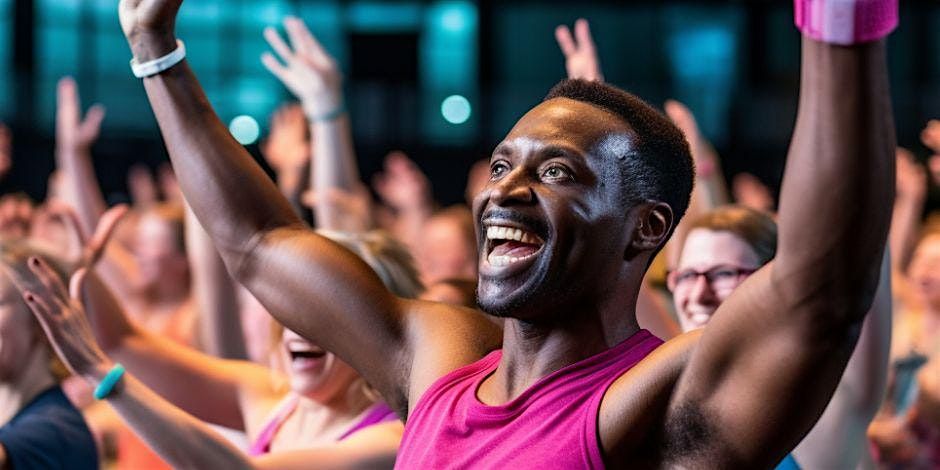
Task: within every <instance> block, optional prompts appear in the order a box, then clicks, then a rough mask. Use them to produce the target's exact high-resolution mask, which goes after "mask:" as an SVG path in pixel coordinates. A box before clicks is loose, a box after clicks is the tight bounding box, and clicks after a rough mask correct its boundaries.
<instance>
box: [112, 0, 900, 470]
mask: <svg viewBox="0 0 940 470" xmlns="http://www.w3.org/2000/svg"><path fill="white" fill-rule="evenodd" d="M180 3H181V2H180V1H169V0H146V1H130V0H124V1H122V3H121V20H122V26H123V28H124V32H125V34H126V35H127V36H128V41H129V43H130V45H131V48H132V50H133V53H134V55H135V57H137V59H138V60H139V61H144V60H149V59H152V58H155V57H159V56H162V55H164V54H166V53H168V52H169V51H171V50H173V49H174V47H175V44H174V33H173V29H174V27H173V26H174V25H173V23H174V18H175V15H176V12H177V10H178V8H179V6H180ZM803 61H804V67H803V77H802V82H801V99H800V107H799V115H798V121H797V126H796V130H795V133H794V137H793V142H792V145H791V150H790V155H789V160H790V161H789V165H788V170H787V173H786V176H785V181H784V187H783V194H782V197H781V198H782V201H781V211H780V212H781V214H780V227H781V228H780V250H779V255H778V260H777V261H776V262H775V263H773V264H771V265H769V266H768V267H766V268H765V269H763V270H762V271H759V272H758V273H756V274H755V275H753V276H752V277H751V278H750V279H749V280H748V281H747V282H745V283H744V285H742V286H741V287H740V288H739V292H736V293H735V294H734V295H733V296H732V297H731V298H730V299H728V301H726V302H725V303H724V304H723V305H722V306H721V307H720V308H719V310H718V311H717V312H716V314H715V317H714V318H713V319H712V321H711V322H710V324H709V325H708V327H707V328H705V331H704V333H703V335H702V338H701V341H700V345H699V346H698V347H697V348H696V349H695V350H694V351H693V352H692V357H691V358H690V360H689V364H688V366H687V367H686V369H685V371H684V372H683V373H682V375H681V377H680V378H679V380H678V383H676V384H675V386H672V383H671V380H672V379H671V378H668V377H666V378H664V374H666V375H668V373H669V369H670V368H669V367H667V366H666V364H667V363H668V361H669V360H670V359H671V358H672V356H670V351H671V350H672V347H673V345H671V344H669V343H667V345H665V346H663V348H662V349H661V350H658V351H656V352H655V353H654V354H653V355H651V356H650V357H649V358H648V359H646V360H644V361H643V362H641V363H640V364H639V365H638V366H637V367H636V368H634V369H633V370H631V371H630V372H628V373H626V374H624V375H623V376H621V378H620V379H618V380H617V382H616V383H615V384H614V385H613V387H612V388H611V389H610V390H609V391H608V392H607V394H606V395H605V398H604V400H603V402H602V404H601V410H600V422H599V435H600V441H601V442H600V444H601V446H602V450H603V453H604V455H605V458H606V459H607V461H608V462H609V463H610V464H611V465H623V464H625V463H627V462H631V463H632V464H634V465H638V466H646V465H648V466H662V465H685V466H709V467H714V466H721V467H724V466H736V467H737V466H742V467H756V466H770V465H773V464H775V463H776V462H777V461H779V460H780V459H781V458H782V457H783V456H784V454H785V453H786V452H787V451H788V450H789V449H791V448H792V447H793V445H795V444H796V442H798V441H799V439H800V438H801V437H802V436H803V435H804V434H805V433H806V432H807V430H808V429H809V428H810V427H811V426H812V423H813V422H814V421H815V420H816V419H817V418H818V417H819V415H820V413H821V412H822V410H823V408H824V406H825V404H826V403H827V402H828V400H829V397H830V396H831V394H832V392H833V390H834V389H835V385H836V383H837V382H838V379H839V376H840V375H841V373H842V370H843V369H844V367H845V364H846V361H847V360H848V357H849V354H850V352H851V350H852V347H853V346H854V343H855V340H856V338H857V335H858V329H859V326H860V324H861V322H862V320H863V318H864V314H865V312H866V310H867V309H868V307H869V306H870V304H871V298H872V294H873V292H874V287H875V285H876V284H877V280H878V266H879V263H880V260H881V252H882V250H883V245H884V242H885V238H886V234H887V226H888V219H889V216H890V206H889V203H886V201H890V195H891V193H892V192H893V180H894V177H893V163H892V156H893V150H894V134H893V127H892V119H891V109H890V105H889V99H888V86H887V78H886V72H885V70H886V67H885V54H884V43H883V41H878V42H874V43H869V44H865V45H860V46H853V47H833V46H828V45H825V44H821V43H816V42H813V41H810V40H804V42H803ZM144 86H145V88H146V90H147V95H148V97H149V99H150V102H151V104H152V106H153V109H154V112H155V114H156V116H157V120H158V122H159V124H160V128H161V131H162V133H163V136H164V139H165V141H166V144H167V147H168V149H169V153H170V156H171V158H172V160H173V164H174V168H175V170H176V171H177V174H178V175H179V179H180V184H181V187H182V190H183V192H184V194H185V195H186V197H187V200H189V201H190V202H191V204H192V206H193V211H194V212H195V213H196V215H197V217H199V219H200V222H201V223H202V224H203V226H204V227H205V228H206V230H207V232H208V233H209V234H210V236H212V238H213V239H214V240H215V242H216V244H217V246H218V248H219V251H220V254H221V255H222V257H223V259H224V260H225V263H226V265H227V267H228V269H229V271H230V272H231V273H232V274H233V275H234V276H235V277H236V278H237V279H238V280H239V281H240V282H241V283H242V284H244V285H245V286H247V287H248V288H249V289H250V290H251V291H252V292H253V293H254V294H255V295H256V296H257V297H258V299H259V300H260V301H261V302H262V303H263V304H264V305H265V306H266V307H267V308H268V310H269V311H270V312H271V313H272V314H273V315H274V316H275V317H276V318H277V319H278V320H280V321H281V322H282V323H284V324H285V326H287V327H288V328H290V329H292V330H294V331H297V332H299V333H301V334H302V335H304V336H306V337H308V338H310V339H311V340H312V341H314V342H316V343H317V344H320V345H322V346H323V347H324V348H325V349H328V350H331V351H334V352H336V354H337V355H338V356H340V357H341V358H343V359H344V360H345V361H346V362H348V363H349V364H351V365H352V366H353V367H355V368H356V369H357V370H359V371H360V372H361V373H362V375H363V376H364V377H365V378H366V379H367V380H368V382H369V383H371V384H373V385H374V386H376V387H377V388H378V389H379V391H380V392H381V393H382V394H383V395H384V396H385V398H386V400H387V402H388V403H389V404H391V405H392V406H394V407H397V409H398V410H399V411H400V412H401V413H402V414H403V415H405V416H407V412H408V409H409V407H412V406H413V405H414V404H415V402H416V401H417V400H418V398H419V397H420V396H421V395H422V394H423V392H424V391H425V390H427V388H428V387H429V385H430V384H431V383H432V382H433V381H434V380H435V379H437V378H439V377H441V376H442V375H444V374H446V373H447V372H450V371H452V370H454V369H455V368H457V367H460V366H463V365H466V364H469V363H471V362H474V361H476V360H477V359H479V358H481V357H482V356H483V355H484V354H486V352H488V351H490V350H492V349H493V348H496V347H498V346H499V343H500V337H499V333H498V329H497V328H495V327H494V326H493V325H492V323H490V322H489V321H487V320H486V319H485V318H483V316H482V315H480V314H479V313H478V312H476V311H473V310H469V309H462V308H457V307H453V306H447V305H440V304H433V303H429V302H421V301H410V300H403V299H397V298H394V297H393V296H392V295H391V294H390V293H389V292H388V291H387V290H386V289H385V288H384V287H383V286H382V284H381V282H380V280H379V279H378V278H377V277H376V276H375V275H374V274H372V273H371V272H370V271H369V269H368V267H367V266H365V265H364V264H363V263H362V262H361V261H358V260H357V259H356V258H355V257H354V256H353V255H352V254H351V253H349V252H347V251H346V250H344V249H342V248H340V247H339V246H338V245H336V244H334V243H331V242H329V241H328V240H326V239H324V238H322V237H320V236H317V235H316V234H315V233H313V232H311V231H310V230H309V229H307V228H306V227H305V226H304V225H303V223H302V222H301V221H300V220H299V219H297V217H296V216H295V215H294V214H293V212H292V211H291V208H290V205H289V204H288V202H287V201H286V200H285V199H284V198H283V197H282V196H281V195H280V194H279V193H278V191H277V188H276V187H275V186H274V184H273V183H271V182H270V180H268V179H267V177H266V176H265V175H264V173H263V172H262V171H261V169H260V168H259V167H258V166H257V165H256V164H255V163H254V162H253V160H252V158H251V156H250V155H248V153H247V152H246V151H245V150H244V149H243V148H242V147H241V146H240V145H238V143H237V142H235V141H234V140H233V139H232V138H231V136H230V135H229V133H228V131H227V129H226V128H225V126H224V125H223V124H222V123H221V122H220V121H219V119H218V118H217V117H216V115H215V114H214V113H213V112H212V109H211V107H210V105H209V103H208V101H207V100H206V98H205V95H204V94H203V92H202V90H201V88H200V87H199V84H198V82H197V81H196V79H195V77H194V76H193V74H192V71H191V70H190V68H189V66H188V64H187V63H186V62H183V63H181V64H179V65H177V66H175V67H173V68H172V69H170V70H168V71H166V72H164V73H161V74H159V75H156V76H153V77H150V78H146V79H144ZM608 136H620V137H631V129H629V127H628V126H626V125H625V124H623V123H622V122H621V121H620V120H618V119H616V118H614V117H613V115H611V114H610V113H608V112H607V111H604V110H602V109H600V108H595V107H593V106H590V105H587V104H584V103H581V102H574V101H571V100H567V99H554V100H550V101H548V102H545V103H542V104H540V105H538V106H536V107H535V108H533V110H532V111H530V112H529V113H527V114H526V115H525V116H524V117H523V118H522V119H520V121H519V122H518V123H517V125H516V126H515V128H514V129H513V130H512V131H511V132H510V134H509V136H507V138H506V140H505V141H504V143H503V144H501V145H500V147H499V148H498V149H497V151H496V153H495V154H494V156H493V160H492V163H493V166H492V168H491V170H492V171H491V175H492V178H491V180H490V182H489V183H488V184H487V186H486V188H485V189H484V190H483V192H482V193H481V194H480V195H479V196H478V197H477V199H476V201H475V204H474V207H475V213H476V215H477V217H478V219H477V223H478V233H479V234H481V235H482V234H483V233H484V232H483V227H484V226H485V225H486V223H489V222H490V221H495V220H500V221H502V222H507V223H512V224H516V225H517V227H518V228H525V229H526V230H527V231H529V232H532V233H535V234H537V235H538V236H539V237H541V239H542V240H543V241H544V242H545V244H544V246H542V247H541V248H540V251H539V252H538V253H537V254H535V255H534V256H533V257H532V258H530V259H529V260H526V261H521V262H520V263H522V264H514V265H513V264H511V265H509V266H508V267H506V268H504V269H491V268H492V266H488V265H487V264H488V262H487V259H486V256H487V254H488V253H487V252H486V251H485V250H484V251H482V252H481V264H480V268H481V273H480V291H479V292H480V297H481V299H480V300H481V303H482V304H483V305H484V306H486V307H487V308H489V309H491V310H493V311H494V312H497V313H504V314H509V315H511V316H509V317H508V318H507V319H506V322H505V323H506V328H505V332H504V335H503V338H502V346H503V351H504V352H503V359H502V362H501V363H500V364H499V366H498V367H497V369H496V371H495V372H494V373H493V375H492V376H491V377H490V378H489V379H488V380H487V381H486V382H485V383H484V385H483V387H482V388H481V390H480V392H479V396H480V399H481V400H483V401H484V402H486V403H503V402H505V401H506V400H508V399H511V398H513V397H515V396H517V395H518V394H519V393H520V392H521V391H523V390H525V389H526V388H527V387H528V386H530V385H531V384H532V383H533V382H534V381H536V380H538V379H539V378H541V377H544V376H545V375H546V374H548V373H550V372H552V371H555V370H558V369H559V368H561V367H563V366H565V365H568V364H571V363H572V362H574V361H577V360H579V359H583V358H585V357H588V356H590V355H592V354H595V353H597V352H599V351H602V350H604V349H607V348H609V347H611V346H612V345H614V344H616V343H619V342H620V341H622V340H623V339H625V338H627V337H628V336H630V335H631V334H632V333H634V332H635V331H636V330H637V326H636V322H635V319H634V318H633V316H632V315H630V314H629V312H631V311H632V310H633V307H634V302H635V300H636V295H637V291H638V289H639V283H640V281H641V278H642V275H643V272H644V271H645V269H646V264H647V261H648V259H649V257H650V256H651V255H652V254H653V252H654V251H655V250H656V249H658V247H659V246H661V244H662V243H663V242H664V241H665V240H664V239H665V238H666V236H667V235H668V233H669V230H670V227H672V225H673V224H674V223H675V222H676V221H675V220H674V217H673V214H672V211H671V210H670V209H669V207H668V206H667V205H665V204H663V203H657V202H648V203H641V204H638V205H636V206H634V207H631V208H629V209H626V210H624V208H623V207H621V206H619V205H618V204H617V201H618V199H617V198H618V197H619V195H620V188H619V186H618V184H617V183H618V182H619V181H618V176H617V172H616V171H615V170H616V169H617V161H616V159H615V160H611V159H612V158H614V155H611V154H610V152H609V148H608V147H605V146H604V145H603V142H605V140H607V139H609V137H608ZM500 161H504V163H499V162H500ZM498 163H499V164H498ZM554 165H558V166H560V167H562V168H561V169H560V170H551V169H550V168H549V167H550V166H554ZM641 222H642V223H641ZM808 240H811V241H812V243H807V241H808ZM483 245H484V243H482V242H481V246H483ZM559 266H565V268H566V269H565V270H560V269H554V270H553V269H551V268H553V267H554V268H557V267H559ZM588 276H589V277H588ZM587 279H590V282H585V281H586V280H587ZM559 286H560V287H564V289H562V290H560V291H552V287H559ZM587 299H589V300H590V301H588V302H585V303H583V304H582V303H581V301H585V300H587ZM766 364H774V365H775V366H774V367H767V366H766ZM768 395H773V396H775V397H779V399H777V400H773V401H772V402H770V403H768V402H767V401H766V400H765V399H764V398H765V397H766V396H768ZM781 423H786V424H785V425H782V424H781ZM689 430H692V431H694V432H695V433H694V434H691V435H690V433H689Z"/></svg>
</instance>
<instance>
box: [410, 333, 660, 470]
mask: <svg viewBox="0 0 940 470" xmlns="http://www.w3.org/2000/svg"><path fill="white" fill-rule="evenodd" d="M660 344H662V340H660V339H659V338H656V337H655V336H653V335H652V334H651V333H650V332H648V331H646V330H640V331H639V332H637V333H636V334H634V335H633V336H631V337H630V338H628V339H627V340H625V341H623V342H622V343H620V344H618V345H617V346H614V347H613V348H611V349H608V350H607V351H604V352H602V353H600V354H597V355H594V356H592V357H589V358H587V359H584V360H582V361H579V362H576V363H574V364H571V365H569V366H567V367H565V368H562V369H561V370H558V371H556V372H554V373H552V374H550V375H548V376H546V377H544V378H542V379H541V380H539V381H538V382H536V383H535V385H533V386H531V387H529V389H528V390H526V391H525V392H523V393H522V394H521V395H520V396H518V397H517V398H516V399H514V400H512V401H510V402H508V403H505V404H503V405H499V406H488V405H485V404H483V403H481V402H480V401H479V400H478V399H477V396H476V391H477V389H478V388H479V386H480V383H481V382H482V381H483V380H484V379H485V378H486V377H487V376H489V375H490V374H491V373H492V372H493V371H494V370H496V366H497V365H498V364H499V361H500V357H501V354H502V351H493V352H492V353H490V354H489V355H487V356H486V357H484V358H483V359H481V360H479V361H477V362H475V363H473V364H470V365H468V366H466V367H463V368H460V369H457V370H455V371H453V372H451V373H450V374H447V375H445V376H444V377H442V378H440V379H438V380H437V382H435V383H434V384H433V385H432V386H431V387H430V388H429V389H428V391H427V392H425V393H424V395H423V396H422V397H421V399H420V400H419V401H418V404H417V405H416V406H415V409H414V411H413V412H412V414H411V416H410V417H409V418H408V423H407V425H406V426H405V434H404V437H403V438H402V442H401V447H400V448H399V451H398V459H397V462H396V463H395V468H399V469H424V468H429V469H431V468H433V469H436V470H438V469H452V468H453V469H457V468H487V469H489V468H510V469H511V468H604V462H603V459H602V457H601V451H600V447H599V441H598V437H597V413H598V410H599V409H600V403H601V399H602V398H603V396H604V393H605V392H606V391H607V388H608V387H610V385H611V384H612V383H613V382H614V381H615V380H616V379H617V378H618V377H620V376H621V375H623V374H624V373H625V372H626V371H628V370H630V368H632V367H633V366H634V365H636V363H638V362H640V360H641V359H643V358H644V357H646V355H647V354H649V353H650V352H652V351H653V350H654V349H656V348H657V347H658V346H659V345H660Z"/></svg>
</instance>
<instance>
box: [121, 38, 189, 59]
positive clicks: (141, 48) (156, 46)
mask: <svg viewBox="0 0 940 470" xmlns="http://www.w3.org/2000/svg"><path fill="white" fill-rule="evenodd" d="M127 40H128V43H129V44H130V46H131V53H133V54H134V58H135V59H137V61H138V62H140V63H143V62H147V61H150V60H153V59H157V58H160V57H163V56H165V55H167V54H169V53H171V52H173V51H174V50H176V47H177V44H176V35H175V34H173V32H172V30H167V31H160V32H158V31H153V32H151V31H147V32H140V33H135V34H133V35H131V36H129V37H128V38H127Z"/></svg>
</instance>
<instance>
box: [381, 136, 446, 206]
mask: <svg viewBox="0 0 940 470" xmlns="http://www.w3.org/2000/svg"><path fill="white" fill-rule="evenodd" d="M372 187H373V188H374V189H375V192H376V193H378V195H379V197H380V198H382V202H383V203H385V204H386V205H387V206H389V207H391V208H392V209H395V210H396V211H404V210H409V209H419V210H424V209H427V210H430V208H431V206H432V205H433V199H432V197H431V183H430V181H428V178H427V176H425V175H424V173H423V172H422V171H421V169H420V168H418V165H415V163H414V162H413V161H411V159H410V158H408V155H405V153H404V152H401V151H395V152H391V153H389V154H388V155H387V156H386V157H385V168H384V169H383V171H381V172H379V173H377V174H376V175H375V177H374V178H373V180H372Z"/></svg>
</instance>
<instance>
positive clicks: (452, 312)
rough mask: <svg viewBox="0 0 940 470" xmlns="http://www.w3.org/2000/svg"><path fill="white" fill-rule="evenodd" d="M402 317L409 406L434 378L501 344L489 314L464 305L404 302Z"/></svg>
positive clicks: (478, 357) (498, 333)
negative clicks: (408, 359) (408, 360)
mask: <svg viewBox="0 0 940 470" xmlns="http://www.w3.org/2000/svg"><path fill="white" fill-rule="evenodd" d="M407 312H408V315H407V316H406V320H405V334H406V337H407V340H406V342H407V344H408V345H409V347H411V348H412V354H411V355H410V357H411V358H412V363H411V364H410V365H409V367H408V368H409V370H410V371H411V372H410V377H409V385H410V386H409V392H408V402H409V405H410V406H409V409H410V408H412V407H413V406H414V405H415V404H416V403H417V401H418V399H419V398H420V397H421V395H423V394H424V392H425V391H427V389H428V388H429V387H430V386H431V384H433V383H434V382H435V381H436V380H437V379H439V378H441V377H443V376H444V375H447V374H448V373H450V372H452V371H454V370H456V369H459V368H460V367H463V366H466V365H468V364H472V363H473V362H476V361H478V360H480V359H481V358H483V356H485V355H486V354H488V353H489V352H491V351H493V350H495V349H498V348H499V347H500V345H501V344H502V339H503V334H502V328H501V327H500V326H499V324H498V323H497V322H495V321H494V320H493V318H492V317H489V316H487V315H486V314H485V313H483V312H481V311H479V310H476V309H472V308H466V307H459V306H455V305H449V304H444V303H439V302H428V301H408V305H407Z"/></svg>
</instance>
